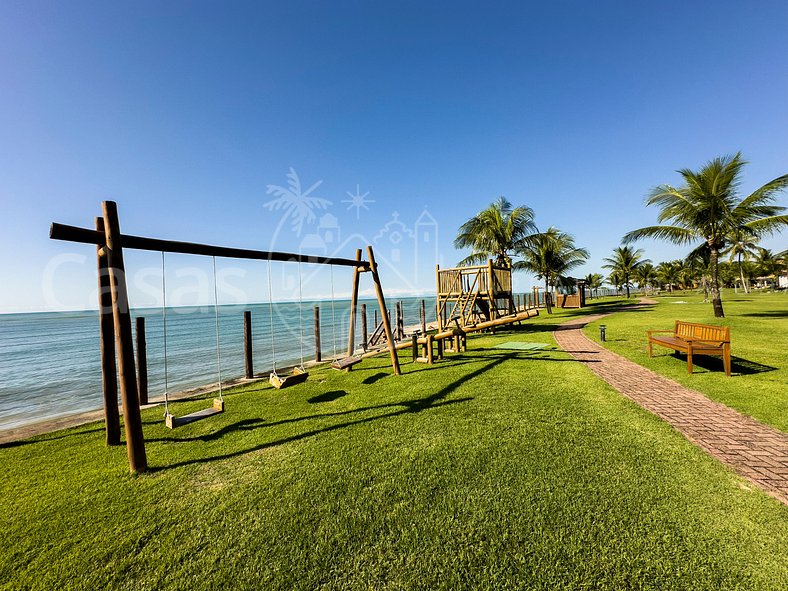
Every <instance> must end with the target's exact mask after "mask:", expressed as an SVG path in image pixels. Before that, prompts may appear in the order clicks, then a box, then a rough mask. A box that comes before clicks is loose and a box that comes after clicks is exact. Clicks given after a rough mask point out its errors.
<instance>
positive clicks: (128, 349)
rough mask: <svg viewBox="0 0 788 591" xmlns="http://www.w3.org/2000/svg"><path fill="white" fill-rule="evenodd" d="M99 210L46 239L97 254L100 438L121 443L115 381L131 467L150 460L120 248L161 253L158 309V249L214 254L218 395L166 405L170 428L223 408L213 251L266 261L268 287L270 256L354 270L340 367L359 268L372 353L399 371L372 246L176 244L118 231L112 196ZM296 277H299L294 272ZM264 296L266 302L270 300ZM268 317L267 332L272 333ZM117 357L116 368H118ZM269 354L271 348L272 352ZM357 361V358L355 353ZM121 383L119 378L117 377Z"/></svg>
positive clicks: (300, 374) (297, 377) (275, 380)
mask: <svg viewBox="0 0 788 591" xmlns="http://www.w3.org/2000/svg"><path fill="white" fill-rule="evenodd" d="M102 214H103V215H102V216H101V217H97V218H95V230H91V229H88V228H79V227H76V226H68V225H64V224H58V223H53V224H52V226H51V228H50V234H49V235H50V238H52V239H54V240H65V241H69V242H77V243H82V244H93V245H95V247H96V258H97V265H98V282H99V284H98V287H99V289H98V297H99V318H100V352H101V368H102V382H103V396H104V416H105V429H106V441H107V444H108V445H119V444H120V417H119V413H118V385H119V386H120V395H121V403H122V408H123V419H124V420H123V425H124V431H125V435H126V449H127V454H128V459H129V469H130V471H131V472H133V473H136V472H144V471H146V470H147V468H148V461H147V456H146V452H145V439H144V436H143V432H142V420H141V416H140V403H141V399H140V394H139V392H140V390H139V383H138V374H137V368H136V363H135V354H134V342H133V332H132V328H131V313H130V312H131V311H130V308H129V297H128V290H127V287H126V285H127V284H126V270H125V264H124V257H123V252H124V249H136V250H146V251H154V252H160V253H161V255H162V292H163V294H164V298H165V302H164V303H165V305H164V306H163V312H164V313H165V315H166V290H165V289H164V274H163V271H164V253H180V254H192V255H200V256H210V257H213V259H214V296H215V301H214V309H215V310H217V312H216V349H217V355H218V356H219V358H218V364H217V365H218V369H219V398H218V399H216V400H214V401H213V404H212V405H211V407H210V408H207V409H204V410H202V411H198V412H197V413H192V414H191V415H187V416H185V417H175V416H173V415H172V414H170V413H169V411H168V410H166V411H165V422H166V423H167V426H168V427H170V428H173V427H176V426H178V425H181V424H185V423H187V422H192V421H195V420H199V419H202V418H206V417H209V416H212V415H214V414H216V413H219V412H222V411H223V410H224V401H223V400H222V386H221V384H222V376H221V356H220V355H221V354H220V347H219V320H218V318H219V317H218V298H216V281H215V279H216V267H215V259H216V257H228V258H235V259H247V260H265V261H268V262H269V290H270V262H271V261H281V262H288V263H298V264H299V265H300V264H301V263H304V264H311V265H329V266H345V267H352V268H353V269H354V273H353V292H352V293H353V297H352V308H351V311H352V313H351V329H350V330H351V332H350V339H349V342H350V345H349V347H348V349H349V354H348V356H349V357H351V359H350V360H348V361H347V362H346V363H347V365H346V367H348V368H349V366H350V365H352V364H354V363H356V362H357V361H356V358H355V357H353V356H352V354H353V342H354V327H355V316H356V314H355V312H356V304H357V301H358V289H359V281H360V277H361V274H362V273H370V275H371V276H372V280H373V283H374V286H375V293H376V295H377V300H378V304H379V307H380V315H381V322H382V331H383V332H384V333H385V336H386V345H385V348H383V349H382V350H379V351H377V352H376V354H377V353H381V352H383V351H384V350H388V351H389V352H390V355H391V364H392V368H393V371H394V374H395V375H399V374H400V366H399V358H398V356H397V351H396V349H395V346H394V344H395V343H394V336H393V334H392V330H391V324H390V322H389V314H388V310H387V308H386V300H385V298H384V295H383V287H382V286H381V283H380V277H379V275H378V267H377V264H376V262H375V255H374V253H373V251H372V247H371V246H369V247H367V254H368V259H369V260H367V261H365V260H363V259H362V257H361V250H357V251H356V257H355V259H344V258H337V257H321V256H311V255H301V254H296V253H287V252H268V251H259V250H250V249H240V248H229V247H223V246H212V245H208V244H198V243H192V242H179V241H174V240H161V239H157V238H145V237H140V236H132V235H127V234H121V232H120V221H119V218H118V210H117V205H116V204H115V202H113V201H104V202H102ZM299 277H300V275H299ZM270 301H271V300H270V296H269V305H270ZM273 329H274V326H273V320H272V338H273ZM164 338H165V341H164V342H165V345H164V347H165V348H164V351H165V357H164V362H165V383H166V375H167V374H166V316H165V333H164ZM116 357H117V366H116V363H115V362H116ZM274 359H275V353H274ZM358 359H359V360H360V357H358ZM305 376H306V372H305V370H303V359H302V366H301V367H300V368H296V369H295V371H294V372H293V373H292V375H289V376H277V374H276V365H275V364H274V371H273V372H272V373H271V376H270V381H271V383H272V384H273V385H274V386H275V387H283V386H284V385H285V384H286V383H287V382H288V380H290V381H292V382H302V381H304V379H306V377H305ZM118 382H119V383H118ZM166 407H167V393H166V386H165V409H166Z"/></svg>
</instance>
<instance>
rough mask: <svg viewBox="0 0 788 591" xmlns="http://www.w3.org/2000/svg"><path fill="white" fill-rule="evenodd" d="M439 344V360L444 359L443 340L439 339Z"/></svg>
mask: <svg viewBox="0 0 788 591" xmlns="http://www.w3.org/2000/svg"><path fill="white" fill-rule="evenodd" d="M437 341H438V342H437V344H438V359H443V339H437Z"/></svg>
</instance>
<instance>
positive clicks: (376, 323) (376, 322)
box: [372, 310, 378, 330]
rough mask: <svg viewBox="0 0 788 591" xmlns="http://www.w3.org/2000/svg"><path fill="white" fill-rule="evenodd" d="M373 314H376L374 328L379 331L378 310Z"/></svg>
mask: <svg viewBox="0 0 788 591" xmlns="http://www.w3.org/2000/svg"><path fill="white" fill-rule="evenodd" d="M372 313H373V314H374V316H373V321H372V322H373V326H374V327H375V330H377V328H378V311H377V310H373V311H372Z"/></svg>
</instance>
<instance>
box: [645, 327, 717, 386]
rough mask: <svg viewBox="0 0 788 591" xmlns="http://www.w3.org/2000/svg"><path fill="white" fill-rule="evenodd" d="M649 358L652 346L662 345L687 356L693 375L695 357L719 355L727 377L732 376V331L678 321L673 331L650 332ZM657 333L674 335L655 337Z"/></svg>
mask: <svg viewBox="0 0 788 591" xmlns="http://www.w3.org/2000/svg"><path fill="white" fill-rule="evenodd" d="M647 332H648V356H649V357H651V356H652V346H653V345H661V346H663V347H667V348H668V349H673V350H674V351H678V352H679V353H686V355H687V371H688V372H689V373H692V356H693V355H718V356H721V357H722V363H723V365H724V366H725V375H726V376H728V377H730V376H731V329H730V328H729V327H727V326H714V325H711V324H698V323H696V322H682V321H681V320H676V326H675V327H674V328H673V330H649V331H647ZM656 333H672V334H670V335H665V336H654V335H655V334H656Z"/></svg>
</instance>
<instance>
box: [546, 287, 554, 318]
mask: <svg viewBox="0 0 788 591" xmlns="http://www.w3.org/2000/svg"><path fill="white" fill-rule="evenodd" d="M544 307H545V309H546V310H547V313H548V314H552V313H553V296H552V295H551V294H550V292H549V291H546V292H544Z"/></svg>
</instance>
